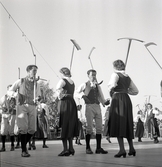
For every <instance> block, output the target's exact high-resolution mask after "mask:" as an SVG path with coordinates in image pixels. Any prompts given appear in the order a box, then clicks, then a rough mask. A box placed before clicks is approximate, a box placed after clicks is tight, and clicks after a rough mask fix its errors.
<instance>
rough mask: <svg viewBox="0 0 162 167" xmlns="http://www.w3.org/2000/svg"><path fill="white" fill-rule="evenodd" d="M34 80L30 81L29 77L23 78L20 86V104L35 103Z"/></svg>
mask: <svg viewBox="0 0 162 167" xmlns="http://www.w3.org/2000/svg"><path fill="white" fill-rule="evenodd" d="M33 100H34V81H29V80H28V78H22V79H21V85H20V88H19V96H18V104H20V105H22V104H25V103H26V104H30V105H34V101H33Z"/></svg>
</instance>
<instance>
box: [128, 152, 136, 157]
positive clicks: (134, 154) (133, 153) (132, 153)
mask: <svg viewBox="0 0 162 167" xmlns="http://www.w3.org/2000/svg"><path fill="white" fill-rule="evenodd" d="M128 155H129V156H131V155H133V156H134V157H135V156H136V151H132V152H129V153H128Z"/></svg>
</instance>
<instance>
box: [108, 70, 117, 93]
mask: <svg viewBox="0 0 162 167" xmlns="http://www.w3.org/2000/svg"><path fill="white" fill-rule="evenodd" d="M118 80H119V76H118V75H117V74H116V73H112V74H111V77H110V81H109V83H108V90H109V91H110V90H111V89H112V88H115V87H116V86H117V82H118Z"/></svg>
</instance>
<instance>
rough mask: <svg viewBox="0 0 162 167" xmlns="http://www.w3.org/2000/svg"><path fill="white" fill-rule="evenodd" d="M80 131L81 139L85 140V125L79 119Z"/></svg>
mask: <svg viewBox="0 0 162 167" xmlns="http://www.w3.org/2000/svg"><path fill="white" fill-rule="evenodd" d="M78 131H79V136H78V137H79V139H84V138H85V137H84V131H83V125H82V122H81V121H80V120H79V119H78Z"/></svg>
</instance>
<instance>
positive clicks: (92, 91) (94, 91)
mask: <svg viewBox="0 0 162 167" xmlns="http://www.w3.org/2000/svg"><path fill="white" fill-rule="evenodd" d="M84 92H85V94H86V96H87V97H88V99H89V100H90V102H91V104H100V102H99V100H98V96H99V92H98V88H97V86H96V87H95V88H94V87H91V83H90V81H88V82H86V88H85V90H84Z"/></svg>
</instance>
